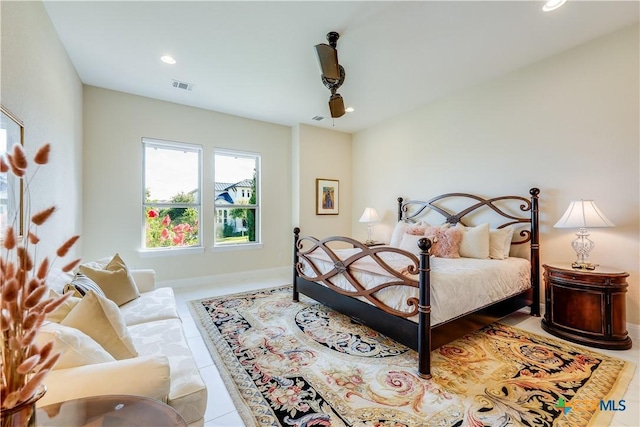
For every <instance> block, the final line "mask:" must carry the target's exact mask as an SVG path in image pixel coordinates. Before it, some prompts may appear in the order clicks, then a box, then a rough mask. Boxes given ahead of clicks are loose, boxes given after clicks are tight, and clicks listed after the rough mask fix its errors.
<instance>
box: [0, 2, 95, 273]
mask: <svg viewBox="0 0 640 427" xmlns="http://www.w3.org/2000/svg"><path fill="white" fill-rule="evenodd" d="M0 12H1V13H0V14H1V24H0V28H1V32H2V34H1V35H2V37H1V40H2V48H1V72H0V82H1V83H0V102H2V105H3V106H5V107H6V108H7V109H9V110H10V111H11V112H12V113H13V114H15V115H16V116H17V117H18V118H19V119H20V120H22V122H23V123H24V126H25V132H24V138H25V141H24V145H25V149H26V151H27V154H28V155H29V158H32V157H33V154H35V152H36V150H37V149H38V148H39V147H40V146H42V145H43V144H44V143H47V142H48V143H50V144H51V155H50V160H49V164H47V165H45V166H43V167H41V169H40V170H39V171H38V173H37V176H36V178H35V179H34V180H33V182H32V186H31V202H32V207H31V213H36V212H37V211H39V210H41V209H44V208H48V207H49V206H51V205H55V206H56V208H57V212H56V213H54V215H53V216H52V217H51V219H50V220H49V221H47V222H46V223H45V224H44V225H43V226H42V227H40V228H39V230H38V235H39V236H40V239H41V243H40V244H39V255H40V256H43V255H44V254H53V252H54V251H55V249H57V247H58V246H60V245H61V244H62V243H63V242H64V241H65V240H66V239H68V238H69V237H71V236H72V235H75V234H79V233H80V231H81V227H82V208H81V206H82V83H81V82H80V79H79V78H78V75H77V73H76V71H75V69H74V68H73V65H72V64H71V61H70V60H69V57H68V56H67V53H66V51H65V49H64V47H63V46H62V44H61V43H60V41H59V39H58V36H57V33H56V32H55V30H54V28H53V25H52V24H51V21H50V20H49V16H48V15H47V14H46V12H45V10H44V7H43V6H42V3H40V2H6V1H5V2H2V3H1V5H0ZM82 243H83V239H81V240H80V241H79V242H78V243H76V246H75V247H74V248H73V249H72V251H71V252H70V253H69V255H68V256H67V257H66V258H65V259H64V260H60V261H64V262H66V261H69V260H71V259H73V258H75V257H78V256H79V254H80V253H81V252H80V249H81V247H82ZM51 259H52V258H51Z"/></svg>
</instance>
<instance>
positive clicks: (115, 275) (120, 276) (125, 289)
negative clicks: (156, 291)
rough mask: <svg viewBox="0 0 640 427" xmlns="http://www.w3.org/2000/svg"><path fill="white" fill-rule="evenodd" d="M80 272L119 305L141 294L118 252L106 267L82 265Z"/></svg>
mask: <svg viewBox="0 0 640 427" xmlns="http://www.w3.org/2000/svg"><path fill="white" fill-rule="evenodd" d="M80 272H82V273H84V274H85V275H86V276H87V277H89V278H90V279H92V280H93V281H94V282H96V283H97V284H98V286H99V287H100V289H102V291H103V292H104V295H105V296H106V297H107V298H109V299H110V300H111V301H113V302H115V303H116V304H118V306H121V305H122V304H125V303H127V302H129V301H131V300H134V299H136V298H138V297H139V296H140V293H139V292H138V287H137V286H136V282H134V280H133V277H131V273H129V269H128V268H127V266H126V265H125V263H124V261H123V260H122V258H120V255H118V254H115V255H114V256H113V258H112V259H111V261H110V262H109V263H108V264H107V265H106V267H105V268H104V269H97V268H92V267H89V266H87V265H81V266H80Z"/></svg>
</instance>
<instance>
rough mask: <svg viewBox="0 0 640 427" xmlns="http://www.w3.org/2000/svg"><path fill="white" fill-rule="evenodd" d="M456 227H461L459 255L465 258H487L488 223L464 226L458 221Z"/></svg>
mask: <svg viewBox="0 0 640 427" xmlns="http://www.w3.org/2000/svg"><path fill="white" fill-rule="evenodd" d="M456 227H459V228H461V229H462V231H463V233H462V243H460V256H461V257H465V258H479V259H485V258H489V246H490V244H489V223H488V222H487V223H484V224H480V225H478V226H476V227H465V226H464V225H462V224H460V223H458V225H456Z"/></svg>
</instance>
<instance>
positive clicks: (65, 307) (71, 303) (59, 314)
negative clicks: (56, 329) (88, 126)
mask: <svg viewBox="0 0 640 427" xmlns="http://www.w3.org/2000/svg"><path fill="white" fill-rule="evenodd" d="M59 296H60V294H59V293H57V292H56V291H54V290H53V289H49V298H58V297H59ZM79 302H80V298H78V297H75V296H73V297H69V298H67V299H66V300H65V301H64V302H63V303H62V304H60V305H59V306H58V308H56V309H55V310H53V311H52V312H51V313H47V314H46V315H45V317H44V318H45V320H48V321H50V322H56V323H60V322H62V319H64V318H65V317H67V314H69V313H70V312H71V310H72V309H73V307H75V306H76V304H78V303H79Z"/></svg>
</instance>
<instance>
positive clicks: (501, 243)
mask: <svg viewBox="0 0 640 427" xmlns="http://www.w3.org/2000/svg"><path fill="white" fill-rule="evenodd" d="M512 237H513V227H512V226H508V227H504V228H498V229H493V230H489V244H490V247H489V257H490V258H493V259H507V258H509V251H510V250H511V238H512Z"/></svg>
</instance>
